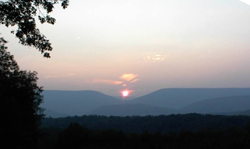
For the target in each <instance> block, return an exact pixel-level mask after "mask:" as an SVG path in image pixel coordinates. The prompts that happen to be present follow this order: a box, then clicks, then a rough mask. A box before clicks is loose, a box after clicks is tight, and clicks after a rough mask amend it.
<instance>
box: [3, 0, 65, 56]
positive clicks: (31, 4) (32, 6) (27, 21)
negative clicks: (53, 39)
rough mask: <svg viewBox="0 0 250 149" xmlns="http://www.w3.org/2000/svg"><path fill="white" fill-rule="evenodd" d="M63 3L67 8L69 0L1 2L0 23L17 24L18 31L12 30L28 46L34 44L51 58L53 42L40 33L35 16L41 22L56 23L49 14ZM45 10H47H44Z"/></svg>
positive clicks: (14, 0) (16, 0)
mask: <svg viewBox="0 0 250 149" xmlns="http://www.w3.org/2000/svg"><path fill="white" fill-rule="evenodd" d="M58 3H61V6H62V7H63V9H65V8H67V6H68V4H69V1H68V0H8V1H4V2H2V1H1V2H0V23H1V24H4V25H5V26H6V27H9V26H17V30H16V31H11V33H13V34H15V35H16V37H17V38H18V39H19V41H20V43H21V44H23V45H26V46H33V47H35V48H36V49H38V50H39V51H41V53H42V54H43V55H44V57H47V58H49V57H50V54H49V51H52V49H53V48H52V46H51V43H50V41H49V40H48V39H46V37H45V36H44V35H43V34H42V33H40V30H39V29H38V28H37V26H36V20H35V17H36V16H38V19H39V20H40V22H41V23H49V24H55V22H56V19H55V18H53V17H51V16H50V15H49V14H50V13H51V12H52V11H53V9H54V5H55V4H58ZM44 11H45V12H44Z"/></svg>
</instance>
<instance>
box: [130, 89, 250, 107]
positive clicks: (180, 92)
mask: <svg viewBox="0 0 250 149" xmlns="http://www.w3.org/2000/svg"><path fill="white" fill-rule="evenodd" d="M240 95H250V88H169V89H161V90H157V91H155V92H153V93H150V94H147V95H144V96H141V97H138V98H136V99H134V100H131V101H128V103H133V104H134V103H141V104H147V105H151V106H158V107H168V108H173V109H181V108H183V107H185V106H187V105H189V104H191V103H194V102H197V101H201V100H205V99H211V98H218V97H225V96H240Z"/></svg>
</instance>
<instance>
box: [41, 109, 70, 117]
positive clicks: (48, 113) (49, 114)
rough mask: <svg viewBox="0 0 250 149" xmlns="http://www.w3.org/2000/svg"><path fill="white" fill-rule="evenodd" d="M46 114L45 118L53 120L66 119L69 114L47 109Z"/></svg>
mask: <svg viewBox="0 0 250 149" xmlns="http://www.w3.org/2000/svg"><path fill="white" fill-rule="evenodd" d="M44 114H45V117H52V118H59V117H66V116H68V115H67V114H64V113H59V112H56V111H53V110H50V109H48V108H46V109H45V111H44Z"/></svg>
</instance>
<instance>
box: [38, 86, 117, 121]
mask: <svg viewBox="0 0 250 149" xmlns="http://www.w3.org/2000/svg"><path fill="white" fill-rule="evenodd" d="M43 95H44V103H43V104H41V107H43V108H45V112H46V109H50V110H53V111H55V112H58V113H65V114H66V115H67V116H74V115H78V116H81V115H84V114H86V113H87V112H89V111H91V110H93V109H95V108H97V107H99V106H104V105H110V104H119V103H120V102H121V101H120V100H118V99H116V98H114V97H111V96H108V95H105V94H102V93H100V92H97V91H59V90H46V91H44V92H43ZM47 116H51V115H47Z"/></svg>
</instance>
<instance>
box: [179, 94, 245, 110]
mask: <svg viewBox="0 0 250 149" xmlns="http://www.w3.org/2000/svg"><path fill="white" fill-rule="evenodd" d="M249 109H250V96H230V97H220V98H213V99H206V100H202V101H198V102H195V103H192V104H190V105H188V106H186V107H184V108H182V109H181V110H180V113H202V114H222V113H233V112H238V111H244V110H249Z"/></svg>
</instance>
